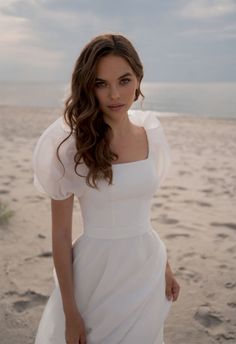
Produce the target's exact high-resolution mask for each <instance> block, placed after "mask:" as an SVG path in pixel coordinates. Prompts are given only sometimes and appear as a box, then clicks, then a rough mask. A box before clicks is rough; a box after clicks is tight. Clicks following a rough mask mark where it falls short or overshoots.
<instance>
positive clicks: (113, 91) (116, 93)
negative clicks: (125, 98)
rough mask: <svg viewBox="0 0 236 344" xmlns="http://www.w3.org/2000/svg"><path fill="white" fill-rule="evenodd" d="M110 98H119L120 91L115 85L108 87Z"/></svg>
mask: <svg viewBox="0 0 236 344" xmlns="http://www.w3.org/2000/svg"><path fill="white" fill-rule="evenodd" d="M110 98H111V99H112V100H114V99H118V98H120V93H119V90H118V89H117V87H116V86H114V87H111V88H110Z"/></svg>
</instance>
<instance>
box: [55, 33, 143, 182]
mask: <svg viewBox="0 0 236 344" xmlns="http://www.w3.org/2000/svg"><path fill="white" fill-rule="evenodd" d="M109 54H113V55H117V56H120V57H123V58H124V59H125V60H126V61H127V62H128V63H129V65H130V67H131V68H132V70H133V71H134V73H135V75H136V77H137V79H138V80H139V87H138V89H137V90H136V93H135V98H134V101H136V100H137V99H138V97H139V95H141V96H142V97H143V98H144V96H143V94H142V92H141V90H140V82H141V80H142V78H143V66H142V63H141V61H140V58H139V56H138V54H137V52H136V50H135V48H134V47H133V45H132V43H131V42H130V41H129V40H128V39H127V38H126V37H124V36H122V35H120V34H103V35H99V36H96V37H95V38H93V39H92V40H91V41H90V42H89V43H88V44H87V45H86V46H85V47H84V48H83V50H82V52H81V54H80V55H79V57H78V59H77V61H76V63H75V67H74V71H73V73H72V79H71V90H70V95H69V96H68V98H67V99H66V101H65V108H64V113H63V116H64V119H65V122H66V123H67V124H68V125H69V127H70V134H69V136H68V137H66V138H65V139H64V140H63V141H62V142H61V143H60V145H59V146H58V147H57V157H58V159H59V160H60V161H61V159H60V157H59V148H60V146H61V144H62V143H63V142H65V141H66V140H67V139H68V138H69V137H70V136H71V135H72V134H73V133H74V135H75V142H76V154H75V156H74V162H75V168H74V169H75V172H76V173H77V174H78V175H80V174H79V173H78V172H77V171H76V169H77V166H78V165H79V164H81V163H85V164H86V165H87V167H88V174H87V176H84V177H86V183H87V184H88V185H89V186H91V187H95V188H97V183H96V181H97V180H99V179H105V180H107V181H108V183H109V184H111V183H112V177H113V174H112V165H111V164H112V160H113V159H114V158H117V157H118V155H117V154H116V153H114V152H112V151H111V150H110V144H109V143H110V142H109V135H108V132H109V130H110V129H111V128H110V126H109V125H108V124H107V123H106V122H105V121H104V119H103V115H102V113H101V110H100V109H99V104H98V100H97V99H96V97H95V94H94V85H95V78H96V67H97V64H98V61H99V60H100V59H101V57H104V56H107V55H109ZM61 163H62V162H61Z"/></svg>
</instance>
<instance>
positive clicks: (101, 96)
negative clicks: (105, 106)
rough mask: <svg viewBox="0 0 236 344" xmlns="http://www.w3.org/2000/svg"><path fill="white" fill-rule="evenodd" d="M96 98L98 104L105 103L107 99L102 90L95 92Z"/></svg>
mask: <svg viewBox="0 0 236 344" xmlns="http://www.w3.org/2000/svg"><path fill="white" fill-rule="evenodd" d="M94 94H95V97H96V98H97V100H98V102H99V103H100V104H101V103H103V101H104V99H105V94H104V92H102V91H101V90H96V91H95V92H94Z"/></svg>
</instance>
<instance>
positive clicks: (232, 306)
mask: <svg viewBox="0 0 236 344" xmlns="http://www.w3.org/2000/svg"><path fill="white" fill-rule="evenodd" d="M227 305H228V306H229V307H231V308H236V302H228V303H227Z"/></svg>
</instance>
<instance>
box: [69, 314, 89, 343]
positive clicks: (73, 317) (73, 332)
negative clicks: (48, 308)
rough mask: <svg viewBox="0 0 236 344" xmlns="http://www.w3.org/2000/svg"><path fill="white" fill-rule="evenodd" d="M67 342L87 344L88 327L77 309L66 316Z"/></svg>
mask: <svg viewBox="0 0 236 344" xmlns="http://www.w3.org/2000/svg"><path fill="white" fill-rule="evenodd" d="M65 325H66V329H65V340H66V344H86V328H85V323H84V320H83V318H82V317H81V315H80V313H79V312H78V311H77V312H75V313H73V314H70V315H67V316H66V324H65Z"/></svg>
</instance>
